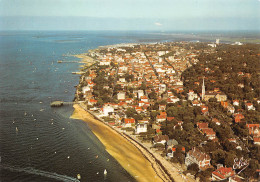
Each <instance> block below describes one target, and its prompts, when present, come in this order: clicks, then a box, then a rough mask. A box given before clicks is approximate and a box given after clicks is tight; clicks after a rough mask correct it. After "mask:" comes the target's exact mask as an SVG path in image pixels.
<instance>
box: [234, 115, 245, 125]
mask: <svg viewBox="0 0 260 182" xmlns="http://www.w3.org/2000/svg"><path fill="white" fill-rule="evenodd" d="M234 118H235V122H236V123H240V122H243V119H244V118H245V116H244V115H243V114H240V113H235V114H234Z"/></svg>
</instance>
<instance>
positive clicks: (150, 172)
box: [71, 104, 169, 182]
mask: <svg viewBox="0 0 260 182" xmlns="http://www.w3.org/2000/svg"><path fill="white" fill-rule="evenodd" d="M74 108H75V110H74V113H73V115H72V116H71V118H73V119H80V120H83V121H85V122H87V123H88V126H89V127H90V128H91V130H92V132H93V133H94V134H95V135H96V136H97V137H98V139H99V140H100V141H101V142H102V143H103V144H104V146H105V147H106V150H107V152H108V153H109V154H110V155H111V156H113V157H114V158H115V159H116V160H117V161H118V162H119V163H120V165H121V166H122V167H123V168H124V169H126V170H127V171H128V172H129V174H131V175H132V176H133V177H134V178H135V179H136V180H137V181H140V182H151V181H156V182H157V181H158V182H160V181H169V179H167V178H166V177H165V174H161V172H160V171H158V169H157V171H155V169H154V167H156V166H152V164H151V162H150V161H148V160H147V158H146V157H144V154H143V153H142V152H141V151H140V150H138V149H137V148H136V147H135V146H134V145H133V144H131V143H130V142H129V141H128V140H127V139H126V138H125V137H123V136H121V135H120V134H118V133H117V132H116V131H114V130H113V129H112V128H110V127H109V126H107V125H105V124H104V123H102V122H100V121H98V120H96V119H95V118H94V117H93V116H92V115H91V114H89V113H88V112H86V111H85V110H84V109H83V108H82V107H80V106H79V105H77V104H75V105H74Z"/></svg>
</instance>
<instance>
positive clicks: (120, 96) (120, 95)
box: [117, 92, 125, 100]
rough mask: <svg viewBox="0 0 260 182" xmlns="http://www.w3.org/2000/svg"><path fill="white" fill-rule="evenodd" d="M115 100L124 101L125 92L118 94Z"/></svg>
mask: <svg viewBox="0 0 260 182" xmlns="http://www.w3.org/2000/svg"><path fill="white" fill-rule="evenodd" d="M117 99H118V100H125V92H119V93H118V94H117Z"/></svg>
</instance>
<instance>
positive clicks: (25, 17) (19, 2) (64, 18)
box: [0, 0, 260, 30]
mask: <svg viewBox="0 0 260 182" xmlns="http://www.w3.org/2000/svg"><path fill="white" fill-rule="evenodd" d="M0 29H2V30H3V29H33V30H37V29H44V30H46V29H70V30H73V29H74V30H77V29H79V30H102V29H104V30H117V29H119V30H192V29H195V30H206V29H210V30H260V0H0Z"/></svg>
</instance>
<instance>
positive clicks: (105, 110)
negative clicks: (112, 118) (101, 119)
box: [103, 105, 114, 116]
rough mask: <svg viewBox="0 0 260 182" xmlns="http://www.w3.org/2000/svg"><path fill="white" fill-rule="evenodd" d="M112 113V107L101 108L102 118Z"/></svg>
mask: <svg viewBox="0 0 260 182" xmlns="http://www.w3.org/2000/svg"><path fill="white" fill-rule="evenodd" d="M112 112H114V108H113V107H112V106H110V105H106V106H104V107H103V115H104V116H108V115H109V113H112Z"/></svg>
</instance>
